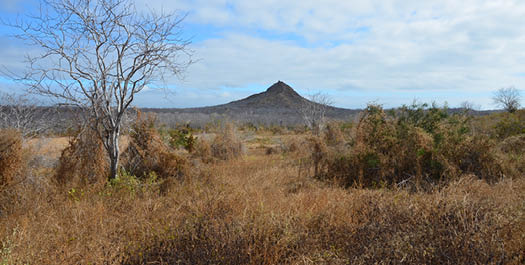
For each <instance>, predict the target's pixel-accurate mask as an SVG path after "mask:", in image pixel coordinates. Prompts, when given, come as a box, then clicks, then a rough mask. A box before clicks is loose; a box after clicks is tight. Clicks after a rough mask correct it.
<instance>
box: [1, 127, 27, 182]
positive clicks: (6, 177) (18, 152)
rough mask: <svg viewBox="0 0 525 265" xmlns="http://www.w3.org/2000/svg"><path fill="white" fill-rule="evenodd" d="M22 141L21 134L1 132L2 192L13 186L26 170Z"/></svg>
mask: <svg viewBox="0 0 525 265" xmlns="http://www.w3.org/2000/svg"><path fill="white" fill-rule="evenodd" d="M22 141H23V139H22V136H21V134H20V133H19V132H17V131H15V130H10V129H3V130H0V191H1V190H2V189H3V188H6V187H7V186H9V185H10V184H12V183H13V182H14V181H15V179H16V177H18V176H20V174H21V173H22V172H23V170H24V169H25V166H26V161H25V160H24V150H23V146H22Z"/></svg>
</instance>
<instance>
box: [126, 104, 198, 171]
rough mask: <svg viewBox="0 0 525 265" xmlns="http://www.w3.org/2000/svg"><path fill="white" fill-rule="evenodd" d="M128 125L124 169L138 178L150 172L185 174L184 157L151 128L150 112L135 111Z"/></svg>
mask: <svg viewBox="0 0 525 265" xmlns="http://www.w3.org/2000/svg"><path fill="white" fill-rule="evenodd" d="M131 129H132V132H131V134H130V143H129V146H128V148H127V149H126V150H125V151H124V153H123V154H122V160H123V165H124V168H125V169H126V171H128V172H129V173H130V174H131V175H134V176H136V177H138V178H142V179H144V178H148V177H149V176H150V173H152V172H154V173H155V174H156V175H157V176H158V177H160V178H167V177H182V176H185V175H188V172H189V163H188V160H187V159H186V158H184V157H182V156H180V155H178V154H176V153H175V152H174V150H173V149H171V148H170V147H169V146H168V145H167V144H166V143H164V141H163V140H162V138H161V136H160V134H159V132H158V131H157V129H156V128H155V117H154V116H153V115H151V114H149V115H142V114H141V113H138V114H137V120H136V121H135V123H134V124H133V125H132V126H131Z"/></svg>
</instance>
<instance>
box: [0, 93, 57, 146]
mask: <svg viewBox="0 0 525 265" xmlns="http://www.w3.org/2000/svg"><path fill="white" fill-rule="evenodd" d="M41 105H42V104H40V102H39V101H38V100H37V99H35V98H34V97H31V96H29V95H25V94H14V93H3V92H2V93H0V128H13V129H15V130H17V131H19V132H20V133H21V134H22V136H24V138H26V137H33V136H36V135H38V134H40V133H42V132H44V131H46V130H47V129H49V127H50V126H51V124H52V123H51V122H50V119H53V113H54V108H51V107H44V106H41Z"/></svg>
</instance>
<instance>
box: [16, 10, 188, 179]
mask: <svg viewBox="0 0 525 265" xmlns="http://www.w3.org/2000/svg"><path fill="white" fill-rule="evenodd" d="M184 18H185V15H180V14H177V13H170V14H168V13H154V12H150V13H148V14H146V13H141V12H137V10H136V8H135V6H134V2H133V1H132V0H45V1H43V5H42V6H41V8H40V12H39V14H37V15H35V16H32V17H31V20H27V21H16V22H15V23H11V24H9V25H10V26H12V27H14V28H16V29H17V30H18V32H19V34H17V35H16V36H15V37H17V38H18V39H21V40H23V41H25V42H27V43H28V44H30V45H33V46H37V47H39V48H40V49H41V50H42V51H43V52H42V53H41V54H40V55H38V56H28V57H27V64H28V71H27V72H26V73H25V74H23V75H22V76H14V75H13V78H14V79H16V80H18V81H21V82H22V83H23V84H25V85H27V87H28V90H29V91H30V92H31V93H35V94H39V95H45V96H50V97H53V98H55V99H57V100H58V101H59V103H61V104H66V105H75V106H78V107H81V109H88V110H90V111H89V112H88V113H89V114H90V115H91V117H90V118H89V119H88V120H92V121H95V123H96V126H95V127H96V128H99V130H100V135H101V137H102V138H103V142H104V143H105V146H106V149H107V151H108V155H109V157H110V160H111V161H112V176H111V177H115V175H116V168H114V164H118V157H119V150H118V138H119V134H120V128H121V122H122V119H123V115H125V112H126V109H127V108H128V107H129V106H130V105H131V103H132V102H133V99H134V98H135V94H136V93H139V92H140V91H142V90H143V89H144V88H145V87H146V86H147V85H148V84H152V83H154V82H155V81H157V80H160V79H163V78H164V75H179V74H180V73H182V72H183V71H185V69H186V67H187V66H188V65H189V64H190V63H191V54H192V52H191V51H190V50H189V48H188V45H189V44H190V42H189V40H186V39H184V38H183V37H182V30H181V23H182V21H183V20H184Z"/></svg>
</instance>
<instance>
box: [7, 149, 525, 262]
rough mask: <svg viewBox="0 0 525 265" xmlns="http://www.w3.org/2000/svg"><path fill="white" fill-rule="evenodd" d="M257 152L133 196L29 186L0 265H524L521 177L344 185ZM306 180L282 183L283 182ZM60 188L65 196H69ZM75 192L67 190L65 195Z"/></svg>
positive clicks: (12, 218)
mask: <svg viewBox="0 0 525 265" xmlns="http://www.w3.org/2000/svg"><path fill="white" fill-rule="evenodd" d="M296 169H297V168H296V166H295V165H293V164H292V163H288V161H283V160H279V159H274V158H272V157H267V156H264V155H261V156H259V157H257V159H253V160H251V159H245V160H232V161H228V162H226V163H217V164H213V165H210V168H209V172H211V174H212V175H213V177H211V178H206V179H198V178H190V179H187V180H184V181H175V182H174V184H173V187H172V189H173V191H174V192H169V193H168V194H166V195H163V196H161V195H159V193H158V192H156V191H155V190H144V191H143V192H141V193H140V195H137V196H124V195H123V193H119V192H115V189H116V187H115V186H111V185H108V186H105V187H103V189H102V190H99V191H89V190H88V191H86V192H85V193H84V194H81V192H79V194H78V195H76V196H71V193H70V194H65V193H51V194H47V193H39V192H28V191H31V190H20V193H19V195H20V197H27V198H31V200H26V204H24V205H16V206H17V207H19V208H18V209H19V210H18V211H16V212H14V213H13V214H11V213H10V212H9V213H7V212H6V213H4V214H5V215H2V214H0V240H1V241H2V242H1V243H2V245H1V247H2V248H1V249H0V251H1V252H0V261H3V262H4V263H6V264H399V263H407V264H523V262H524V261H525V256H524V254H523V249H524V248H525V241H524V240H523V239H524V238H523V235H525V219H523V214H524V213H525V208H524V205H523V201H524V200H525V192H524V191H525V179H523V178H521V179H516V180H510V179H507V180H504V181H501V182H498V183H496V184H494V185H488V184H487V183H486V182H485V181H480V180H478V179H477V177H470V178H460V179H458V180H454V181H451V182H450V183H449V184H447V185H446V186H445V187H443V188H442V189H440V190H437V189H436V190H433V191H431V192H415V193H409V192H407V191H405V190H388V189H381V190H369V189H351V190H344V189H341V188H339V187H334V186H331V185H324V184H323V183H322V182H318V181H314V180H312V179H311V178H309V177H301V176H298V177H295V175H296V174H295V172H296ZM290 181H293V182H294V183H305V185H304V186H303V187H299V188H296V187H291V189H292V190H291V191H290V190H289V189H290V187H287V185H286V184H287V183H290ZM68 195H69V196H68ZM72 195H75V194H72Z"/></svg>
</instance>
